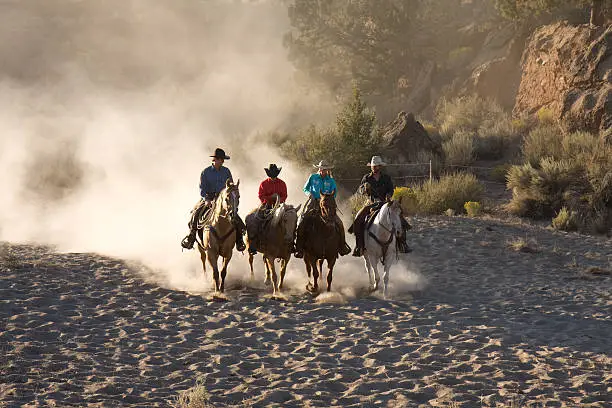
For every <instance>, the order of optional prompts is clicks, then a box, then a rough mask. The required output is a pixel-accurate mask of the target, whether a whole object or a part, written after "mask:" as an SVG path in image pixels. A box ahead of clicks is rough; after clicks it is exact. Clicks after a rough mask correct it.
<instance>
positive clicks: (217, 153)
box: [210, 147, 229, 160]
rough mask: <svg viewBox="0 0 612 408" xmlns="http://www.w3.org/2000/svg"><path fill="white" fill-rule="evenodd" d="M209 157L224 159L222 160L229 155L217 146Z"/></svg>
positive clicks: (226, 158)
mask: <svg viewBox="0 0 612 408" xmlns="http://www.w3.org/2000/svg"><path fill="white" fill-rule="evenodd" d="M210 157H214V158H215V159H224V160H228V159H229V156H226V155H225V150H223V149H220V148H218V147H217V148H216V149H215V154H211V155H210Z"/></svg>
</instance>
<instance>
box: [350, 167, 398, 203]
mask: <svg viewBox="0 0 612 408" xmlns="http://www.w3.org/2000/svg"><path fill="white" fill-rule="evenodd" d="M366 183H369V184H370V189H369V191H366ZM393 189H394V186H393V180H392V179H391V176H389V175H388V174H385V173H380V178H379V179H378V180H376V179H375V178H374V175H373V174H372V173H368V174H366V175H365V176H363V178H362V179H361V185H360V186H359V189H358V191H359V192H360V193H361V194H364V195H367V196H368V197H369V198H370V201H377V200H380V201H385V200H386V199H387V197H388V198H391V197H392V196H393Z"/></svg>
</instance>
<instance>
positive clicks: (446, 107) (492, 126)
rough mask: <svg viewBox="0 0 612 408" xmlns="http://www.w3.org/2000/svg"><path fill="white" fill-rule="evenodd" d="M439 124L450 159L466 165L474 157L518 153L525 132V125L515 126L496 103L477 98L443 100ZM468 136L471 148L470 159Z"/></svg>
mask: <svg viewBox="0 0 612 408" xmlns="http://www.w3.org/2000/svg"><path fill="white" fill-rule="evenodd" d="M436 121H437V124H438V126H439V129H440V131H441V138H442V141H443V145H446V146H445V154H446V155H447V158H450V160H451V161H453V160H455V161H462V162H463V163H467V162H470V160H473V159H475V158H478V159H498V158H500V157H503V156H504V155H505V154H506V153H512V152H513V151H516V150H518V146H519V144H520V143H519V141H520V139H521V137H522V135H523V134H524V133H525V124H524V122H521V123H515V121H513V120H512V119H511V118H510V116H509V114H508V113H506V112H504V110H503V109H502V108H501V106H500V105H499V104H498V103H496V102H495V101H494V100H490V99H482V98H480V97H478V96H470V97H463V98H457V99H453V100H451V101H446V100H442V101H441V102H440V104H439V105H438V106H437V108H436ZM468 134H469V135H470V137H471V149H472V152H471V154H470V155H469V156H467V155H466V148H467V146H468V145H469V143H470V142H468V136H467V135H468ZM459 147H463V148H459ZM468 158H469V159H468Z"/></svg>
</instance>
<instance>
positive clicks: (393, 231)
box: [363, 199, 402, 298]
mask: <svg viewBox="0 0 612 408" xmlns="http://www.w3.org/2000/svg"><path fill="white" fill-rule="evenodd" d="M400 200H401V199H400ZM401 211H402V210H401V202H400V201H397V200H396V201H390V202H387V203H385V204H384V205H383V206H382V207H381V209H380V211H379V212H378V214H377V215H376V218H374V221H372V223H371V225H370V226H369V227H366V229H365V231H364V234H365V236H364V238H365V250H364V252H363V257H364V258H365V268H366V271H367V272H368V277H369V278H370V291H372V292H374V291H376V290H378V284H379V282H380V276H379V274H378V263H379V262H380V263H382V265H383V267H384V270H385V274H384V275H383V282H384V289H383V296H384V297H385V298H386V297H387V295H388V285H389V271H390V269H391V266H392V265H393V264H394V263H395V262H397V259H398V256H397V255H398V253H397V238H398V236H399V235H400V234H401V233H402V222H401V218H400V217H401Z"/></svg>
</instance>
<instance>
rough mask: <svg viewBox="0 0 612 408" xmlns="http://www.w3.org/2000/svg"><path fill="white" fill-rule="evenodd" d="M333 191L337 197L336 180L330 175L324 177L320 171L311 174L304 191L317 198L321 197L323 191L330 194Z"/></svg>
mask: <svg viewBox="0 0 612 408" xmlns="http://www.w3.org/2000/svg"><path fill="white" fill-rule="evenodd" d="M332 192H333V193H334V197H336V193H337V192H338V189H337V188H336V180H334V179H333V178H331V177H330V176H327V177H325V178H323V177H321V175H320V174H319V173H314V174H311V175H310V177H309V178H308V181H307V182H306V184H304V193H306V195H312V197H313V198H316V199H317V200H318V199H320V198H321V193H324V194H330V193H332Z"/></svg>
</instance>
